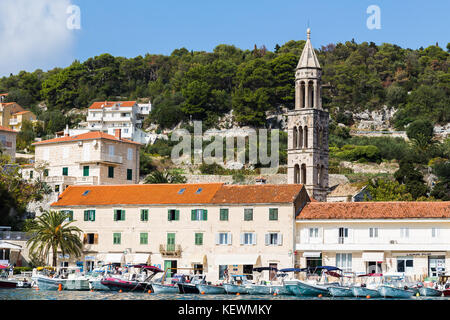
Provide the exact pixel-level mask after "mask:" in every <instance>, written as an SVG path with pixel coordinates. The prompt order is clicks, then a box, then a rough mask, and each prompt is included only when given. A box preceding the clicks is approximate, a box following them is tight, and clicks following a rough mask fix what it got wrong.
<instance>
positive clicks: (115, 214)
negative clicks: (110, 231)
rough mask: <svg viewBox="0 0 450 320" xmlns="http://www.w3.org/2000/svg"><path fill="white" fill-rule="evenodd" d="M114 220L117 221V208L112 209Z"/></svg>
mask: <svg viewBox="0 0 450 320" xmlns="http://www.w3.org/2000/svg"><path fill="white" fill-rule="evenodd" d="M114 221H117V210H116V209H114Z"/></svg>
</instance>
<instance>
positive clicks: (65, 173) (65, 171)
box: [62, 167, 69, 176]
mask: <svg viewBox="0 0 450 320" xmlns="http://www.w3.org/2000/svg"><path fill="white" fill-rule="evenodd" d="M62 175H63V176H68V175H69V168H67V167H64V168H62Z"/></svg>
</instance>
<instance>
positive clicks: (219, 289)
mask: <svg viewBox="0 0 450 320" xmlns="http://www.w3.org/2000/svg"><path fill="white" fill-rule="evenodd" d="M197 289H198V291H199V292H200V293H201V294H225V293H226V291H225V288H224V287H223V286H219V285H213V284H197Z"/></svg>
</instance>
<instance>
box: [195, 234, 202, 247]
mask: <svg viewBox="0 0 450 320" xmlns="http://www.w3.org/2000/svg"><path fill="white" fill-rule="evenodd" d="M195 244H196V245H198V246H201V245H203V233H196V234H195Z"/></svg>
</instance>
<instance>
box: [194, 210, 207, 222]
mask: <svg viewBox="0 0 450 320" xmlns="http://www.w3.org/2000/svg"><path fill="white" fill-rule="evenodd" d="M191 220H192V221H206V220H208V210H204V209H192V211H191Z"/></svg>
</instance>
